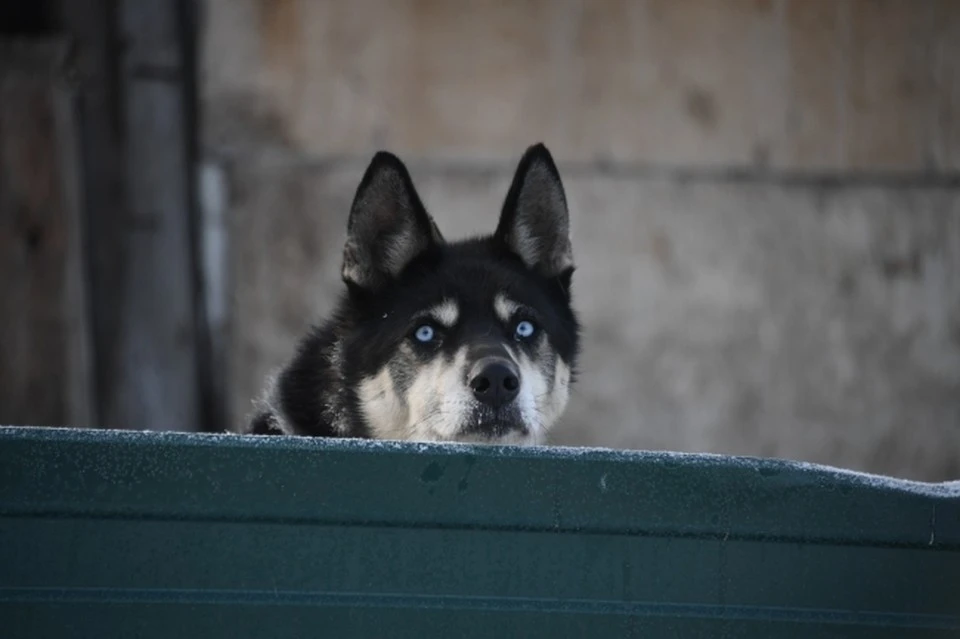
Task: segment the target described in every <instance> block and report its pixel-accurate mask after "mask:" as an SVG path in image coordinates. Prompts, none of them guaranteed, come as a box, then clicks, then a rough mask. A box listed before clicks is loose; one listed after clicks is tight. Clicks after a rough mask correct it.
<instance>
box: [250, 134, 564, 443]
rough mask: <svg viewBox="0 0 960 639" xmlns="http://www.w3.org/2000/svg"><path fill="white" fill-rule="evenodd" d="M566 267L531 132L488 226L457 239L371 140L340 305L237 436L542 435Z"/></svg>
mask: <svg viewBox="0 0 960 639" xmlns="http://www.w3.org/2000/svg"><path fill="white" fill-rule="evenodd" d="M573 271H574V266H573V255H572V251H571V244H570V219H569V214H568V211H567V201H566V196H565V194H564V189H563V184H562V182H561V180H560V175H559V173H558V171H557V168H556V165H555V164H554V161H553V158H552V157H551V155H550V152H549V151H548V150H547V148H546V147H545V146H543V145H542V144H537V145H534V146H531V147H530V148H529V149H527V151H526V152H525V153H524V155H523V157H522V159H521V160H520V163H519V166H518V167H517V171H516V175H515V176H514V179H513V183H512V185H511V186H510V189H509V191H508V193H507V196H506V199H505V202H504V204H503V209H502V212H501V214H500V221H499V224H498V226H497V229H496V232H495V233H494V234H493V235H489V236H485V237H478V238H472V239H467V240H463V241H459V242H447V241H445V240H444V238H443V236H442V235H441V234H440V231H439V229H438V228H437V225H436V224H435V223H434V221H433V218H432V217H431V216H430V215H429V214H428V213H427V211H426V209H425V208H424V206H423V204H422V203H421V201H420V197H419V196H418V194H417V191H416V189H415V188H414V185H413V182H412V180H411V178H410V174H409V173H408V171H407V169H406V167H405V166H404V164H403V163H402V162H401V161H400V159H399V158H397V157H396V156H395V155H392V154H390V153H387V152H385V151H381V152H379V153H377V154H376V155H375V156H374V157H373V160H372V161H371V163H370V166H369V167H368V168H367V171H366V173H365V174H364V176H363V179H362V180H361V182H360V185H359V187H358V188H357V192H356V196H355V199H354V202H353V205H352V207H351V210H350V216H349V220H348V223H347V240H346V245H345V247H344V250H343V268H342V277H343V281H344V283H345V284H346V288H345V290H344V291H343V293H342V295H341V297H340V299H339V302H338V304H337V307H336V309H335V311H334V312H333V314H332V316H331V317H330V318H329V319H327V320H326V321H325V322H324V323H323V324H322V325H321V326H319V327H316V328H314V329H313V330H311V331H310V332H309V333H308V334H307V335H306V336H305V337H304V338H302V340H301V341H300V343H299V346H298V348H297V351H296V354H295V355H294V357H293V358H292V360H291V361H290V362H288V363H287V364H286V365H285V366H284V367H283V368H282V370H281V371H280V372H279V374H278V375H276V376H275V377H274V378H273V379H272V380H271V382H270V383H269V384H268V387H267V389H266V391H265V393H264V395H263V397H262V398H261V399H260V400H259V401H258V402H257V410H256V412H255V414H254V416H253V419H252V420H251V422H250V423H249V424H248V426H247V429H246V432H250V433H255V434H278V433H285V434H290V435H308V436H326V437H367V438H377V439H393V440H417V441H470V442H490V443H506V444H539V443H542V442H543V441H544V438H545V435H546V434H547V431H548V430H549V429H550V427H551V426H552V425H553V424H554V423H555V422H556V420H557V418H558V417H560V415H561V413H562V412H563V410H564V409H565V407H566V404H567V400H568V397H569V387H570V384H571V382H572V377H573V371H574V369H575V365H576V359H577V353H578V348H579V324H578V322H577V319H576V316H575V313H574V311H573V309H572V307H571V298H570V284H571V278H572V275H573ZM424 338H429V339H424Z"/></svg>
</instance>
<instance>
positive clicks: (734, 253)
mask: <svg viewBox="0 0 960 639" xmlns="http://www.w3.org/2000/svg"><path fill="white" fill-rule="evenodd" d="M37 6H38V7H40V8H39V9H34V10H33V13H29V12H27V13H24V12H21V13H20V14H19V15H18V16H16V19H17V21H18V22H17V23H16V24H18V25H20V28H19V30H13V29H8V31H11V32H13V33H8V34H7V36H6V39H7V41H11V42H12V41H16V43H18V48H15V49H16V51H14V48H10V47H8V49H6V51H8V52H10V53H8V54H7V55H6V59H7V62H6V63H5V64H4V65H3V66H2V68H3V69H5V71H4V75H3V83H4V84H3V91H4V93H3V96H4V100H3V103H2V105H0V114H2V116H0V117H2V118H3V119H0V123H2V124H3V126H2V127H0V146H2V150H3V152H4V155H3V156H2V157H3V158H4V160H3V162H4V163H3V164H0V180H4V182H0V186H2V187H3V188H5V189H6V191H5V193H6V195H3V196H2V197H3V198H4V199H2V200H0V206H2V207H3V210H2V215H3V218H2V219H0V255H5V257H0V263H5V267H4V271H3V275H2V276H0V299H4V300H6V301H4V302H3V303H4V306H5V307H6V308H22V309H26V310H25V311H24V312H23V313H15V314H9V313H5V314H4V315H5V316H6V317H4V320H3V321H4V322H5V323H4V324H0V329H2V331H0V347H2V348H4V349H5V350H4V351H3V352H5V353H11V352H14V351H15V352H16V353H17V354H16V358H11V357H10V356H9V355H8V356H7V357H6V358H5V360H4V362H3V363H0V376H2V378H0V384H2V385H3V386H4V388H3V389H0V421H4V422H8V423H9V422H15V423H67V422H69V423H80V422H82V421H84V420H86V421H87V422H89V424H90V425H97V426H105V427H121V428H177V429H189V430H202V429H217V428H222V427H228V426H230V425H232V424H236V423H237V422H238V421H239V420H242V419H244V418H245V416H246V415H247V413H248V411H249V410H250V400H251V398H252V397H253V396H254V395H255V394H256V393H257V392H258V391H259V389H260V385H261V384H262V381H263V377H264V375H265V374H267V373H268V372H269V371H270V370H271V369H272V368H274V367H275V366H277V365H279V364H281V363H282V362H283V360H284V359H285V358H286V357H288V356H289V355H290V354H291V352H292V349H293V346H294V341H295V339H296V338H297V336H298V335H299V334H300V333H301V332H302V331H303V330H304V329H305V328H306V327H307V326H308V324H309V323H310V322H312V321H315V320H316V319H317V318H318V317H319V316H320V315H322V314H323V313H325V312H326V311H328V310H329V309H330V308H331V305H332V303H333V300H334V296H335V294H336V292H337V291H338V290H339V286H340V282H339V275H338V274H339V264H340V250H341V244H342V242H343V239H344V230H345V222H346V214H347V210H348V207H349V204H350V199H351V197H352V195H353V192H354V189H355V188H356V184H357V182H358V181H359V179H360V176H361V174H362V172H363V169H364V168H365V165H366V163H367V162H368V161H369V159H370V157H371V156H372V154H373V153H374V152H375V151H376V150H377V149H379V148H387V149H390V150H392V151H394V152H396V153H398V154H399V155H400V156H401V157H402V158H403V159H404V160H405V161H407V162H408V165H409V166H410V169H411V172H412V174H413V177H414V180H415V182H416V184H417V186H418V188H419V189H420V191H421V195H422V196H423V197H424V200H425V203H426V205H427V207H428V208H429V209H430V210H431V212H432V213H433V214H434V215H435V217H436V218H437V220H438V223H439V224H440V226H441V228H442V229H443V230H444V233H445V234H446V235H447V236H448V237H451V236H452V237H456V236H461V235H465V234H468V233H474V232H487V231H489V230H492V228H493V226H494V225H495V222H496V216H497V214H498V212H499V206H500V204H501V201H502V198H503V196H504V194H505V192H506V188H507V186H508V184H509V180H510V177H511V176H512V171H513V170H514V168H515V165H516V162H517V160H518V159H519V156H520V154H521V153H522V151H523V150H524V148H526V146H527V145H529V144H531V143H533V142H536V141H543V142H545V143H546V144H547V145H548V147H549V148H550V149H551V150H552V152H553V153H554V155H555V157H556V159H557V160H558V163H559V165H560V170H561V173H562V176H563V179H564V182H565V185H566V189H567V195H568V198H569V200H570V207H571V212H572V215H573V232H574V251H575V256H576V259H577V263H578V271H577V273H576V275H575V278H574V295H575V300H576V304H577V306H578V309H579V311H580V314H581V317H582V321H583V323H584V327H585V331H584V332H585V342H584V354H583V360H582V366H581V369H582V372H581V376H580V381H579V383H578V385H577V387H576V388H575V391H574V393H573V395H572V398H571V404H570V408H569V411H568V413H567V415H566V417H565V418H564V420H563V422H562V423H561V425H560V426H559V427H558V430H557V433H556V436H555V438H554V442H555V443H558V444H568V445H599V446H611V447H618V448H668V449H675V450H685V451H712V452H722V453H736V454H750V455H764V456H778V457H788V458H795V459H803V460H809V461H816V462H825V463H830V464H835V465H841V466H847V467H852V468H856V469H862V470H868V471H874V472H884V473H891V474H895V475H901V476H908V477H916V478H923V479H947V478H960V4H958V3H956V2H951V1H950V0H921V1H915V0H765V1H764V0H726V1H723V2H719V1H712V0H673V1H669V0H635V1H633V2H630V1H628V0H603V1H597V2H585V1H572V0H563V1H557V2H547V1H546V0H543V1H542V2H511V3H505V2H493V1H488V2H482V1H478V2H469V3H468V2H444V1H440V0H434V1H425V0H423V1H413V0H402V1H399V0H397V1H395V0H351V2H336V1H334V0H272V1H270V0H259V1H258V0H203V1H198V2H192V1H190V0H177V1H176V2H163V1H161V0H143V1H135V0H117V1H116V2H106V1H99V2H98V1H96V0H77V2H66V1H65V0H62V1H61V2H56V1H55V0H48V1H47V2H46V3H38V5H37ZM11 20H12V19H11ZM12 23H13V22H10V24H12ZM24 42H27V43H28V44H29V45H30V47H32V48H30V49H29V52H25V51H26V49H25V48H24ZM57 47H61V48H57ZM38 51H39V53H38ZM64 51H65V52H66V53H64ZM13 60H16V64H14V63H13V62H12V61H13ZM38 60H39V62H38ZM30 65H32V66H30ZM25 67H29V68H30V69H32V70H33V71H32V72H31V73H26V74H25V73H24V72H23V69H24V68H25ZM38 68H42V70H43V72H42V73H40V72H37V69H38ZM27 77H28V78H30V80H29V81H30V82H33V83H34V84H33V85H31V86H34V87H35V90H34V92H35V94H36V96H39V97H36V96H35V97H34V98H31V99H32V100H33V102H31V103H27V102H25V100H26V98H25V97H24V96H26V95H28V94H27V93H25V92H24V90H23V89H21V88H19V87H20V86H21V84H22V83H24V82H26V80H24V78H27ZM17 82H19V83H21V84H16V83H17ZM51 87H52V88H51ZM11 95H12V96H13V98H11V99H12V100H13V101H12V102H10V101H8V99H7V98H8V96H11ZM18 104H19V105H20V106H16V105H18ZM38 104H42V105H47V106H49V105H53V106H49V109H48V110H50V112H51V113H54V115H55V117H54V116H50V117H46V118H44V117H40V115H38V114H39V113H41V111H42V110H41V109H38V108H37V106H36V105H38ZM58 104H59V105H60V106H59V107H57V106H56V105H58ZM24 105H26V106H24ZM31 105H32V106H31ZM18 109H19V110H18ZM57 109H59V110H57ZM11 114H12V115H11ZM18 114H19V115H18ZM24 114H26V115H24ZM56 114H59V115H56ZM15 118H20V120H16V119H15ZM23 121H27V122H28V123H32V124H30V126H32V127H33V128H34V129H36V130H37V131H40V132H44V131H46V132H47V133H44V134H43V135H44V136H45V137H43V139H45V140H47V144H48V151H46V152H44V153H45V155H44V154H40V156H39V159H38V153H39V152H38V151H36V148H37V146H36V144H35V143H33V142H30V143H29V144H27V145H26V146H25V145H24V143H23V132H24V131H28V130H31V129H30V126H27V125H23V124H11V123H20V122H23ZM51 122H52V124H51ZM38 135H39V134H38ZM31 154H32V155H31ZM27 156H30V159H29V164H27V162H28V160H26V159H24V158H25V157H27ZM54 156H56V157H59V158H60V159H59V160H58V161H57V162H52V160H51V158H53V157H54ZM65 156H66V157H67V158H68V159H69V161H64V160H63V157H65ZM44 158H46V159H44ZM44 162H47V164H48V165H49V166H56V167H61V170H62V171H63V172H65V173H66V174H65V175H60V174H59V173H57V174H54V173H50V172H49V171H48V173H47V174H45V175H48V179H49V180H53V181H54V182H56V183H57V184H61V185H62V184H71V183H75V184H77V185H78V186H77V187H76V188H74V191H73V192H74V197H73V199H72V200H70V198H69V197H67V196H58V197H57V198H54V199H52V200H50V201H48V202H45V201H43V200H42V198H40V196H39V195H37V196H36V197H34V196H33V195H31V193H33V191H31V188H33V187H30V184H33V183H34V182H35V181H36V179H39V178H37V177H36V170H35V167H36V166H39V165H42V164H43V163H44ZM24 167H27V169H30V170H29V171H26V172H24V170H22V169H23V168H24ZM63 167H67V168H66V169H64V168H63ZM71 167H72V168H71ZM18 171H19V172H18ZM70 175H74V177H73V178H70ZM71 179H72V180H73V182H71V181H70V180H71ZM37 188H39V187H37ZM41 190H43V189H41ZM43 192H44V193H47V195H48V199H50V197H52V196H49V193H50V191H49V189H46V190H43ZM11 194H12V195H11ZM31 198H33V199H31ZM38 198H40V199H38ZM65 201H66V202H68V204H64V202H65ZM71 201H72V202H73V204H69V202H71ZM11 212H12V213H11ZM24 220H27V221H24ZM31 220H32V222H31ZM36 220H41V221H43V220H45V222H43V223H42V224H41V223H40V222H37V221H36ZM77 220H79V221H77ZM31 224H33V226H31ZM38 224H39V226H38ZM46 225H49V226H46ZM58 225H60V226H59V227H58ZM60 227H62V228H63V229H65V230H64V231H63V237H64V238H65V239H64V240H63V241H62V242H61V243H60V244H56V245H55V246H53V247H51V246H50V242H52V240H51V241H48V234H47V231H46V229H48V228H53V229H55V228H60ZM37 228H42V229H44V232H43V233H41V238H42V239H41V241H40V243H39V246H38V245H37V244H36V242H34V244H31V239H30V238H31V237H33V238H34V240H35V239H36V233H34V235H31V234H30V232H31V229H32V230H33V231H36V229H37ZM71 229H73V230H71ZM57 237H59V235H58V236H57ZM71 238H72V239H71ZM5 245H7V249H6V251H4V246H5ZM42 264H45V265H46V267H45V268H47V270H48V271H50V272H52V273H55V274H57V277H55V278H54V279H55V280H56V281H55V282H53V283H50V282H47V283H45V284H44V283H39V284H37V283H32V284H30V286H29V287H28V286H27V285H26V284H24V282H26V281H28V280H30V281H31V282H37V281H39V280H38V278H40V277H41V275H40V274H41V273H43V272H46V271H43V270H42V269H41V265H42ZM78 265H79V266H78ZM78 268H79V269H80V271H78V270H77V269H78ZM77 272H82V273H84V277H83V278H78V277H76V276H71V275H70V274H72V273H77ZM25 278H26V279H25ZM30 278H33V279H30ZM29 291H32V292H29ZM37 291H40V293H38V292H37ZM31 295H32V296H33V297H35V298H38V300H34V301H33V302H28V299H29V298H30V296H31ZM17 296H19V297H17ZM39 298H42V299H39ZM31 304H33V305H32V306H31ZM44 305H45V306H44ZM51 308H52V309H53V310H50V309H51ZM78 309H79V310H78ZM83 309H86V310H83ZM31 313H33V314H34V315H39V316H43V317H48V320H49V321H47V322H46V323H38V322H36V321H31V319H30V318H31V317H32V316H31V315H30V314H31ZM77 317H79V318H80V320H78V319H77ZM13 325H15V326H13ZM56 336H60V337H56ZM63 336H68V337H63ZM55 338H56V339H55ZM31 339H32V340H33V341H34V342H35V343H37V344H45V345H47V346H48V350H50V348H52V349H53V351H54V352H53V353H52V354H51V353H45V354H44V353H43V352H42V349H41V350H38V349H37V348H29V347H27V345H29V344H30V343H31ZM57 339H59V340H60V341H56V340H57ZM50 344H55V345H57V346H55V347H51V346H49V345H50ZM58 357H59V358H60V359H59V360H58V359H57V358H58ZM41 361H42V362H44V364H38V363H37V362H41ZM58 361H59V363H56V362H58ZM64 362H66V363H64ZM63 371H68V372H69V374H66V373H64V372H63ZM10 389H13V390H10ZM30 393H39V394H40V395H38V396H41V395H42V396H43V397H45V398H47V399H45V403H44V406H46V407H48V408H49V407H51V406H61V408H60V409H58V410H47V411H46V412H43V411H42V410H41V409H40V408H38V404H37V403H36V402H34V401H30V397H31V395H30ZM61 398H66V399H61ZM71 398H72V399H71ZM67 400H70V401H67ZM88 400H89V401H88Z"/></svg>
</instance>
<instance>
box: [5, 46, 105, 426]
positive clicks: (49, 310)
mask: <svg viewBox="0 0 960 639" xmlns="http://www.w3.org/2000/svg"><path fill="white" fill-rule="evenodd" d="M66 52H67V47H66V46H65V43H64V42H63V41H60V40H30V41H28V40H19V41H6V42H2V43H0V304H2V306H3V310H2V312H0V423H6V424H17V423H19V424H36V425H74V426H93V425H94V424H95V423H96V421H97V419H96V411H95V404H96V402H95V387H94V383H95V378H94V375H93V374H92V369H93V361H92V344H91V331H90V321H89V319H90V315H89V312H90V309H89V299H88V297H89V295H88V289H87V282H86V278H85V267H84V265H85V263H86V256H85V242H84V237H83V231H84V228H83V227H84V224H83V193H82V187H81V175H80V173H81V171H80V160H79V146H78V140H77V122H76V119H75V115H76V113H75V109H74V106H75V95H74V91H73V88H72V87H71V86H70V85H69V83H68V82H67V81H66V78H65V73H64V71H65V68H66V59H67V56H66Z"/></svg>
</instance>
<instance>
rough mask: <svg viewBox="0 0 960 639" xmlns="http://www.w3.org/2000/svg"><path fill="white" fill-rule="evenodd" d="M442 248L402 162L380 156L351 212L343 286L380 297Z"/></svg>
mask: <svg viewBox="0 0 960 639" xmlns="http://www.w3.org/2000/svg"><path fill="white" fill-rule="evenodd" d="M442 242H443V236H441V235H440V231H439V230H438V229H437V225H436V224H435V223H434V221H433V219H432V218H431V217H430V215H429V214H428V213H427V211H426V209H425V208H424V207H423V204H422V203H421V202H420V196H419V195H417V191H416V189H414V187H413V180H411V178H410V173H409V172H408V171H407V167H405V166H404V164H403V162H401V161H400V158H398V157H397V156H395V155H393V154H392V153H388V152H386V151H380V152H379V153H377V154H376V155H374V156H373V160H371V162H370V166H369V167H367V171H366V173H364V175H363V179H362V180H360V186H358V187H357V193H356V195H355V196H354V199H353V205H352V206H351V207H350V218H349V220H348V221H347V242H346V245H345V246H344V248H343V268H342V270H341V275H342V277H343V280H344V281H345V282H346V283H348V284H352V285H355V286H357V287H359V288H362V289H365V290H368V291H375V290H377V289H378V288H380V287H381V286H383V285H384V284H385V283H387V282H389V281H390V280H391V279H393V278H396V277H397V276H398V275H400V273H401V272H402V271H403V269H404V268H406V266H407V265H408V264H410V262H411V261H413V259H414V258H415V257H417V256H418V255H420V254H421V253H422V252H423V251H425V250H427V249H428V248H430V247H431V246H432V245H435V244H440V243H442Z"/></svg>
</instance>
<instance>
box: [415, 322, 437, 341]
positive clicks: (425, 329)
mask: <svg viewBox="0 0 960 639" xmlns="http://www.w3.org/2000/svg"><path fill="white" fill-rule="evenodd" d="M433 335H434V331H433V327H432V326H430V325H429V324H424V325H422V326H420V327H419V328H417V330H416V332H415V333H414V334H413V336H414V337H416V338H417V341H418V342H423V343H424V344H426V343H427V342H429V341H432V340H433Z"/></svg>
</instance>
